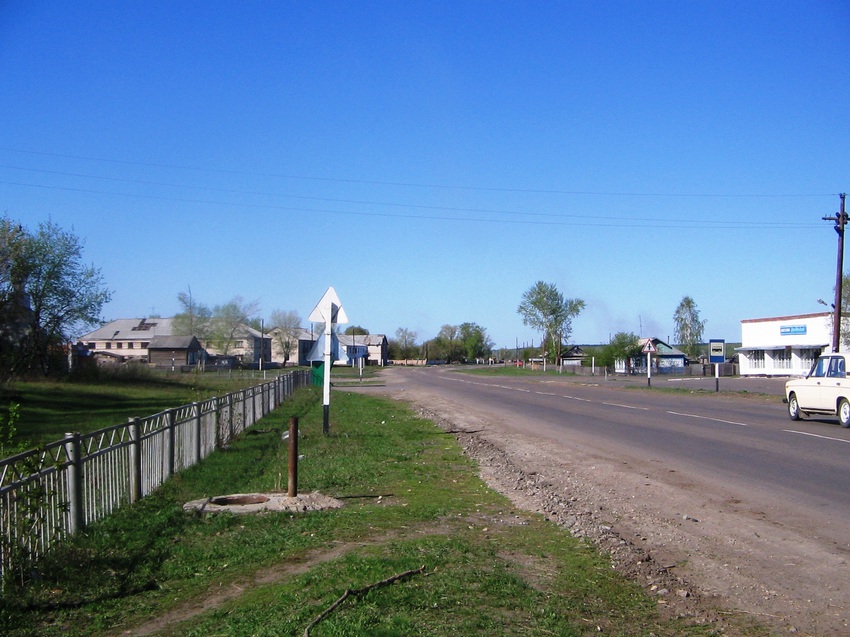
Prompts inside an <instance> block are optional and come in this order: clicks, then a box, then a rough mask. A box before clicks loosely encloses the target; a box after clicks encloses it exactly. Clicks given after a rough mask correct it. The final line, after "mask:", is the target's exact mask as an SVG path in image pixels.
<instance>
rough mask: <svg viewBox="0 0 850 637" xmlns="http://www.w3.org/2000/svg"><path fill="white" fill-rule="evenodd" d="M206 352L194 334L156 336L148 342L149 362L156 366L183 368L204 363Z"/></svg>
mask: <svg viewBox="0 0 850 637" xmlns="http://www.w3.org/2000/svg"><path fill="white" fill-rule="evenodd" d="M205 358H206V352H205V351H204V348H203V347H201V343H200V342H199V341H198V339H197V338H195V337H194V336H156V337H154V339H153V340H152V341H151V342H150V343H149V344H148V362H149V363H150V364H151V365H154V366H155V367H167V368H171V369H181V368H183V367H187V366H195V365H198V364H199V363H203V361H204V359H205Z"/></svg>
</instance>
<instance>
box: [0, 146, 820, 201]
mask: <svg viewBox="0 0 850 637" xmlns="http://www.w3.org/2000/svg"><path fill="white" fill-rule="evenodd" d="M0 151H6V152H13V153H21V154H28V155H37V156H42V157H55V158H60V159H74V160H83V161H97V162H103V163H110V164H120V165H127V166H145V167H148V168H167V169H169V170H192V171H201V172H210V173H219V174H232V175H245V176H252V177H275V178H280V179H301V180H305V181H321V182H331V183H347V184H361V185H371V186H394V187H404V188H432V189H440V190H468V191H479V192H503V193H524V194H549V195H587V196H602V197H685V198H688V197H693V198H744V199H748V198H756V199H758V198H804V197H827V196H834V195H835V194H836V193H790V194H788V193H786V194H781V193H766V194H765V193H749V194H747V193H744V194H732V193H669V192H668V193H659V192H627V191H622V192H620V191H594V190H558V189H541V188H495V187H485V186H464V185H452V184H428V183H416V182H395V181H379V180H366V179H347V178H341V177H317V176H311V175H294V174H287V173H266V172H253V171H245V170H234V169H229V168H215V167H201V166H187V165H179V164H163V163H156V162H143V161H137V160H127V159H108V158H103V157H90V156H86V155H67V154H61V153H48V152H43V151H34V150H24V149H19V148H7V147H0Z"/></svg>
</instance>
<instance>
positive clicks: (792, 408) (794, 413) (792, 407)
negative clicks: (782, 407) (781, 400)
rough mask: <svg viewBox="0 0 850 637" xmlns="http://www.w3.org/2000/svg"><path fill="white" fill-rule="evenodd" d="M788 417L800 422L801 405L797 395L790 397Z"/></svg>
mask: <svg viewBox="0 0 850 637" xmlns="http://www.w3.org/2000/svg"><path fill="white" fill-rule="evenodd" d="M788 417H789V418H790V419H791V420H800V403H798V402H797V394H791V395H790V396H788Z"/></svg>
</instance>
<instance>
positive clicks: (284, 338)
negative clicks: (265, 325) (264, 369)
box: [270, 310, 301, 367]
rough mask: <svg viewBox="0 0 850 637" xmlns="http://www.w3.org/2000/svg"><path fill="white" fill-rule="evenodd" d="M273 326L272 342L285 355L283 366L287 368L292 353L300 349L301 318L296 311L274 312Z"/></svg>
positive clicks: (272, 317)
mask: <svg viewBox="0 0 850 637" xmlns="http://www.w3.org/2000/svg"><path fill="white" fill-rule="evenodd" d="M271 324H272V328H271V330H270V332H271V334H272V340H273V342H274V343H275V345H277V348H278V350H279V351H280V353H281V354H282V355H283V366H284V367H286V364H287V363H288V362H289V355H290V353H292V352H294V351H295V350H296V348H297V347H298V336H299V332H300V331H301V317H300V316H299V315H298V312H296V311H295V310H274V311H273V312H272V316H271ZM297 355H298V354H297V353H296V356H297Z"/></svg>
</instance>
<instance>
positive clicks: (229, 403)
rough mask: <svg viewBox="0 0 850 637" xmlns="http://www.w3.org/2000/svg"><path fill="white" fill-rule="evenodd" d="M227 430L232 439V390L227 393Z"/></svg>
mask: <svg viewBox="0 0 850 637" xmlns="http://www.w3.org/2000/svg"><path fill="white" fill-rule="evenodd" d="M227 432H228V435H229V436H230V439H231V440H233V392H230V393H229V394H227Z"/></svg>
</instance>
